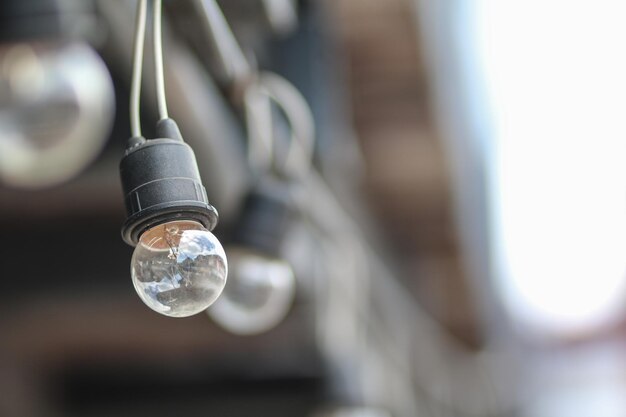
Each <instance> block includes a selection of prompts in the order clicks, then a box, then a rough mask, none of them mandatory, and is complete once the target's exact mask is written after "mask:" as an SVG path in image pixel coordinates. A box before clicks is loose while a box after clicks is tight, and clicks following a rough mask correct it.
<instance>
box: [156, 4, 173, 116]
mask: <svg viewBox="0 0 626 417" xmlns="http://www.w3.org/2000/svg"><path fill="white" fill-rule="evenodd" d="M162 3H163V2H162V0H154V4H153V10H152V16H153V22H152V24H153V26H152V28H153V41H154V75H155V81H156V95H157V104H158V108H159V119H161V120H163V119H167V118H168V117H169V116H168V114H167V98H166V95H165V75H164V74H163V40H162V39H163V30H162V29H161V13H162V9H163V6H162Z"/></svg>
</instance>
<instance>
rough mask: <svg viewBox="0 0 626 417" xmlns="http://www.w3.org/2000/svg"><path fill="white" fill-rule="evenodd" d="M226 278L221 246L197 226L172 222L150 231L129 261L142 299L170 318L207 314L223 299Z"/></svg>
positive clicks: (225, 265)
mask: <svg viewBox="0 0 626 417" xmlns="http://www.w3.org/2000/svg"><path fill="white" fill-rule="evenodd" d="M227 274H228V264H227V262H226V254H225V253H224V249H223V248H222V245H221V244H220V242H219V240H217V238H216V237H215V236H214V235H213V234H212V233H211V232H209V231H208V230H207V229H205V228H204V227H203V226H202V225H201V224H199V223H196V222H194V221H186V220H184V221H173V222H169V223H165V224H161V225H158V226H155V227H153V228H152V229H149V230H147V231H146V232H144V233H143V234H142V235H141V238H140V240H139V243H138V244H137V247H136V248H135V252H134V253H133V258H132V261H131V275H132V279H133V285H134V286H135V290H137V294H139V297H140V298H141V299H142V300H143V302H144V303H146V305H147V306H148V307H150V308H151V309H153V310H154V311H156V312H157V313H161V314H163V315H166V316H170V317H188V316H192V315H194V314H197V313H200V312H201V311H204V310H206V309H207V307H209V306H210V305H211V304H213V302H214V301H215V300H216V299H217V298H218V297H219V295H220V294H221V293H222V290H223V289H224V286H225V285H226V276H227Z"/></svg>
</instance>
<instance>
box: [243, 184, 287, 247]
mask: <svg viewBox="0 0 626 417" xmlns="http://www.w3.org/2000/svg"><path fill="white" fill-rule="evenodd" d="M295 215H296V210H295V209H294V204H293V201H292V198H291V193H290V190H289V184H288V183H287V182H286V181H283V180H281V179H279V178H273V177H271V176H264V177H262V178H261V179H260V180H259V182H258V183H257V184H256V185H255V186H254V187H253V188H252V190H251V191H249V192H248V195H247V196H246V199H245V200H244V203H243V206H242V210H241V214H240V215H239V220H238V224H237V229H236V231H235V234H234V236H233V240H234V242H233V243H235V244H237V245H243V246H247V247H251V248H254V249H257V250H259V251H261V252H263V253H266V254H268V255H271V256H278V255H280V252H281V249H282V243H283V240H284V237H285V235H286V234H287V230H288V228H289V227H290V225H291V224H292V223H293V220H294V217H295Z"/></svg>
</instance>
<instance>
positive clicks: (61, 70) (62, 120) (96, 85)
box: [0, 41, 114, 187]
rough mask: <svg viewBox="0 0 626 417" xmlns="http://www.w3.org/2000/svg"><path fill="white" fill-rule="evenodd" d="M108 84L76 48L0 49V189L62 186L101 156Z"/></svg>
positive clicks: (110, 103) (110, 98) (96, 60)
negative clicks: (1, 183) (6, 186)
mask: <svg viewBox="0 0 626 417" xmlns="http://www.w3.org/2000/svg"><path fill="white" fill-rule="evenodd" d="M113 114H114V94H113V83H112V82H111V78H110V76H109V72H108V69H107V67H106V65H105V64H104V62H103V61H102V59H101V58H100V56H99V55H98V54H97V53H96V52H95V51H94V50H93V48H91V47H90V46H89V45H87V44H86V43H84V42H79V41H69V42H68V41H56V42H39V43H26V42H25V43H12V44H5V45H0V131H1V132H2V135H0V181H2V182H5V183H6V184H9V185H12V186H17V187H43V186H50V185H54V184H59V183H62V182H64V181H67V180H69V179H71V178H72V177H74V176H75V175H76V174H78V173H79V172H80V171H81V170H82V169H84V168H85V167H86V166H87V165H88V164H89V163H91V162H92V161H93V159H94V158H95V157H96V156H97V155H98V153H99V152H100V151H101V150H102V148H103V146H104V143H105V141H106V139H107V138H108V136H109V131H110V128H111V125H112V121H113Z"/></svg>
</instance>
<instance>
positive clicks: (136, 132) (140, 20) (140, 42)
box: [130, 0, 169, 137]
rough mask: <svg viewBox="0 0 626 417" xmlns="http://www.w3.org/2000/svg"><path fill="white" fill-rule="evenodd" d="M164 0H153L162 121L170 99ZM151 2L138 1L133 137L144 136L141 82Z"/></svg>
mask: <svg viewBox="0 0 626 417" xmlns="http://www.w3.org/2000/svg"><path fill="white" fill-rule="evenodd" d="M162 3H163V2H162V0H153V3H152V6H153V8H152V17H153V21H152V28H153V46H154V73H155V77H154V78H155V81H156V96H157V105H158V109H159V119H161V120H162V119H167V118H168V117H169V116H168V112H167V97H166V94H165V75H164V71H163V40H162V38H163V29H162V25H161V20H162V9H163V5H162ZM147 9H148V0H139V1H138V2H137V16H136V20H135V40H134V45H133V73H132V80H131V85H130V131H131V135H132V137H140V136H141V116H140V109H141V79H142V73H143V51H144V44H145V40H146V20H147Z"/></svg>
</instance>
